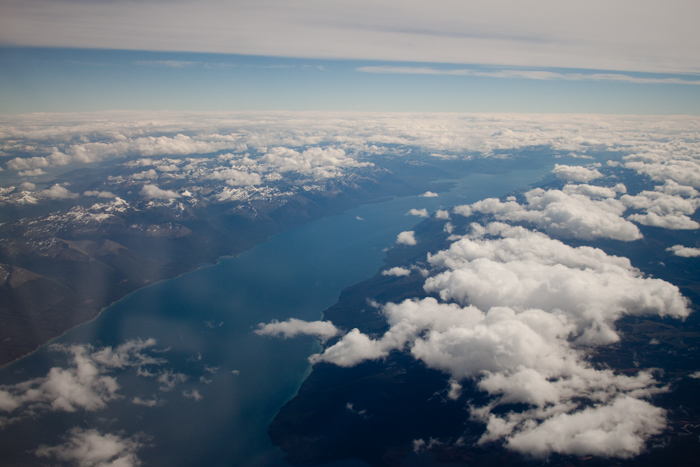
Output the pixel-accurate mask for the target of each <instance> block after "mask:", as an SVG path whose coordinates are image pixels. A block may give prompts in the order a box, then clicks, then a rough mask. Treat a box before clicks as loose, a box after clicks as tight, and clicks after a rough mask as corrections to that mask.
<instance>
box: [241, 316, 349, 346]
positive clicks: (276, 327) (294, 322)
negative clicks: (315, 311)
mask: <svg viewBox="0 0 700 467" xmlns="http://www.w3.org/2000/svg"><path fill="white" fill-rule="evenodd" d="M255 333H256V334H258V335H260V336H283V337H284V338H285V339H286V338H288V337H294V336H297V335H300V334H301V335H310V336H314V337H317V338H318V339H320V340H321V342H325V341H327V340H328V339H330V338H332V337H335V336H337V335H338V333H339V330H338V328H336V327H335V326H334V325H333V323H331V322H330V321H312V322H308V321H302V320H299V319H296V318H290V319H288V320H287V321H282V322H280V321H273V322H271V323H268V324H263V323H260V324H258V329H256V330H255Z"/></svg>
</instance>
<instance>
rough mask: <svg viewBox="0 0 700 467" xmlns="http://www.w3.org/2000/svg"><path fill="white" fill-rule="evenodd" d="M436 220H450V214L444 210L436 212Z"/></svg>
mask: <svg viewBox="0 0 700 467" xmlns="http://www.w3.org/2000/svg"><path fill="white" fill-rule="evenodd" d="M435 218H436V219H441V220H450V212H449V211H446V210H444V209H439V210H437V211H435Z"/></svg>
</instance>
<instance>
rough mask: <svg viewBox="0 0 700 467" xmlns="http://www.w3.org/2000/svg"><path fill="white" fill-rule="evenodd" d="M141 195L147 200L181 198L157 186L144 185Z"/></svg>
mask: <svg viewBox="0 0 700 467" xmlns="http://www.w3.org/2000/svg"><path fill="white" fill-rule="evenodd" d="M141 195H142V196H145V197H146V198H153V199H175V198H180V195H179V194H178V193H176V192H174V191H172V190H163V189H161V188H158V187H157V186H156V185H144V186H143V188H141Z"/></svg>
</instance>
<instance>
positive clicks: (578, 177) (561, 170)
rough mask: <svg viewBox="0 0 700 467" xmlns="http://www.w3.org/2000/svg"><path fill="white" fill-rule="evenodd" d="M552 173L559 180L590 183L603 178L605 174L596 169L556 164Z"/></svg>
mask: <svg viewBox="0 0 700 467" xmlns="http://www.w3.org/2000/svg"><path fill="white" fill-rule="evenodd" d="M552 172H553V173H554V174H555V175H556V176H557V178H559V179H560V180H564V181H567V182H581V183H588V182H590V181H592V180H595V179H596V178H601V177H602V176H603V174H602V173H600V172H598V170H596V169H589V168H586V167H580V166H573V165H560V164H556V165H555V166H554V170H552Z"/></svg>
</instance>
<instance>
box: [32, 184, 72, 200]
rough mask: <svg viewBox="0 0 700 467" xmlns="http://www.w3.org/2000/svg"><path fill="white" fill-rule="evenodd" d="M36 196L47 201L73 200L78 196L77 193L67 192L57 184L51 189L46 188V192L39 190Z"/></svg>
mask: <svg viewBox="0 0 700 467" xmlns="http://www.w3.org/2000/svg"><path fill="white" fill-rule="evenodd" d="M37 195H39V196H43V197H44V198H49V199H75V198H77V197H78V196H80V195H78V194H77V193H73V192H71V191H69V190H68V189H67V188H66V187H63V186H61V185H59V184H55V185H53V186H52V187H51V188H47V189H46V190H41V191H39V192H38V193H37Z"/></svg>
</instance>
